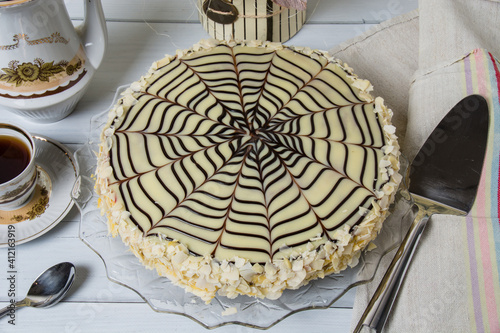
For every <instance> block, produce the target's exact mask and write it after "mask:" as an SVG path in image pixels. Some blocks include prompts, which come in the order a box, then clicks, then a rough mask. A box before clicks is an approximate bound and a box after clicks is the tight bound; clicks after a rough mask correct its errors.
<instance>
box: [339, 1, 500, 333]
mask: <svg viewBox="0 0 500 333" xmlns="http://www.w3.org/2000/svg"><path fill="white" fill-rule="evenodd" d="M499 26H500V2H498V1H488V0H475V1H467V0H440V1H432V0H420V2H419V11H418V13H417V12H413V13H409V14H406V15H403V16H401V17H397V18H395V19H393V20H391V21H389V22H384V24H383V25H382V26H379V27H376V28H375V29H374V30H372V31H369V32H367V33H366V34H364V35H363V36H360V37H358V38H356V39H355V40H354V41H351V42H350V43H346V44H344V45H340V46H339V47H336V48H335V49H334V50H332V51H331V52H332V53H333V54H334V55H335V56H337V57H338V58H341V59H348V60H349V65H350V66H351V67H353V68H354V69H355V71H357V68H358V67H360V68H361V69H363V71H364V72H363V73H360V76H362V75H363V76H364V77H365V78H371V77H372V75H373V77H375V76H374V75H378V76H377V79H376V80H372V81H381V82H384V81H385V80H388V82H390V83H385V86H383V85H382V88H381V89H380V90H379V91H377V94H379V95H382V96H384V95H385V93H387V94H388V95H389V96H394V95H395V94H396V95H399V96H403V97H404V96H408V99H407V100H406V101H405V100H404V98H403V100H401V98H399V99H397V98H396V99H394V98H392V97H391V98H388V99H387V102H388V104H389V105H390V106H391V107H392V108H393V110H394V112H395V119H396V120H397V121H400V120H407V123H406V126H404V125H401V124H400V123H399V124H396V125H398V126H400V127H401V126H403V127H404V128H400V129H399V133H398V134H399V136H400V139H401V141H402V150H403V152H404V153H405V154H406V155H407V156H408V157H409V159H410V160H411V159H412V157H413V156H414V155H415V154H416V153H417V151H418V150H419V148H420V146H421V145H422V144H423V143H424V141H425V140H426V138H427V137H428V135H429V134H430V133H431V131H432V130H433V129H434V127H435V126H436V125H437V124H438V123H439V121H440V120H441V119H442V117H443V116H444V115H445V114H446V113H447V112H448V111H449V110H450V109H451V108H452V107H453V106H454V105H455V104H456V103H457V102H458V101H459V100H460V99H462V98H463V97H465V96H467V95H470V94H480V95H482V96H484V97H485V98H486V99H487V101H488V104H489V107H490V122H491V123H490V133H489V142H488V149H487V153H486V154H487V156H486V160H485V165H484V169H483V174H482V178H481V182H480V186H479V190H478V194H477V198H476V202H475V204H474V207H473V209H472V211H471V212H470V214H469V215H468V216H467V217H456V216H444V215H434V216H433V217H432V218H431V221H430V223H429V225H428V227H427V229H426V230H425V231H424V234H423V236H422V239H421V241H420V245H419V247H418V249H417V251H416V254H415V256H414V258H413V261H412V264H411V266H410V268H409V270H408V273H407V277H406V280H405V282H404V284H403V286H402V289H401V290H400V294H399V296H398V299H397V301H396V303H395V305H394V308H393V311H392V314H391V316H390V317H389V320H388V322H387V324H386V327H385V331H386V332H500V214H499V210H500V186H499V183H500V162H499V161H500V63H499V62H498V60H497V58H495V56H497V57H500V33H498V27H499ZM374 45H376V46H377V49H379V50H378V51H374V47H373V46H374ZM415 50H416V51H415ZM410 52H414V53H413V54H410ZM367 53H368V54H370V57H369V58H366V57H365V56H363V54H365V55H366V54H367ZM367 62H368V63H369V64H371V67H374V68H379V69H370V68H369V67H370V66H367V65H366V64H367ZM394 64H396V68H398V71H397V74H396V75H394V73H391V71H390V70H388V69H389V68H392V67H394ZM380 68H383V69H384V71H385V72H389V73H387V74H385V72H383V71H382V72H381V71H380ZM395 76H404V77H398V78H395ZM405 83H407V84H406V85H405ZM374 86H375V87H376V88H377V83H376V82H374ZM387 88H390V89H391V90H385V89H387ZM393 102H394V103H393ZM405 102H406V103H407V104H406V105H405ZM405 230H406V229H405ZM393 255H394V253H391V254H389V255H388V256H387V257H386V258H384V260H383V261H382V263H381V267H380V269H379V270H378V271H377V275H376V277H375V278H374V281H373V282H372V283H369V284H367V285H363V286H360V287H358V289H357V294H356V299H355V305H354V315H353V321H352V327H353V328H354V327H355V326H356V324H357V321H358V319H359V317H360V316H361V314H362V313H363V311H364V309H365V308H366V305H367V304H368V302H369V300H370V298H371V296H372V294H373V292H374V291H375V289H376V288H377V286H378V283H379V281H380V279H381V277H382V276H383V274H384V273H385V269H386V268H387V266H388V264H389V263H390V260H391V259H392V257H393ZM368 331H369V330H368V329H365V332H368Z"/></svg>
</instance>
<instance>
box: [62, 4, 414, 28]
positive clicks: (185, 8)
mask: <svg viewBox="0 0 500 333" xmlns="http://www.w3.org/2000/svg"><path fill="white" fill-rule="evenodd" d="M65 2H66V4H67V7H68V11H69V13H70V15H71V17H73V18H76V19H81V18H82V17H83V5H82V1H81V0H65ZM196 3H197V1H196V0H142V1H137V0H104V1H103V8H104V13H105V15H106V18H107V19H108V20H109V21H148V22H170V23H171V22H180V23H186V22H198V8H197V6H196ZM417 6H418V0H362V1H361V0H360V1H352V0H309V1H308V7H307V22H308V23H310V24H312V23H314V24H317V23H341V24H347V23H351V24H352V23H357V24H361V23H380V22H382V21H385V20H387V19H389V18H391V17H394V16H397V15H400V14H403V13H406V12H409V11H411V10H413V9H416V8H417Z"/></svg>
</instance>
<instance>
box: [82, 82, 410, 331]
mask: <svg viewBox="0 0 500 333" xmlns="http://www.w3.org/2000/svg"><path fill="white" fill-rule="evenodd" d="M124 89H125V87H120V88H119V89H118V91H117V94H116V96H115V101H114V102H113V104H112V105H114V104H115V102H116V100H117V99H118V98H119V96H120V93H121V92H122V91H123V90H124ZM107 114H108V111H107V110H106V111H105V112H103V113H101V114H99V115H97V116H95V117H94V118H92V121H91V135H90V139H89V142H88V144H86V145H85V146H84V147H82V148H81V149H79V150H78V151H76V152H75V159H76V162H77V164H78V166H79V169H80V175H79V177H78V178H77V180H76V182H75V186H74V189H73V194H72V196H73V199H74V201H75V202H76V205H77V206H78V208H79V209H80V211H81V223H80V234H79V236H80V239H81V240H82V241H83V242H84V243H85V244H87V245H88V246H89V247H90V248H91V249H92V250H94V251H95V253H97V255H99V257H100V258H101V259H102V260H103V262H104V265H105V268H106V273H107V276H108V278H109V279H110V280H111V281H112V282H115V283H118V284H121V285H123V286H125V287H128V288H130V289H132V290H134V291H135V292H136V293H137V294H139V295H140V296H141V297H142V298H143V299H144V300H145V301H146V302H147V303H148V304H149V305H150V306H151V307H152V308H153V310H155V311H158V312H165V313H174V314H180V315H183V316H186V317H189V318H191V319H193V320H194V321H196V322H198V323H199V324H201V325H202V326H204V327H206V328H216V327H219V326H223V325H227V324H237V325H244V326H248V327H253V328H259V329H266V328H269V327H271V326H273V325H275V324H276V323H278V322H280V321H281V320H283V319H285V318H286V317H288V316H289V315H291V314H293V313H296V312H298V311H303V310H310V309H315V310H317V309H325V308H329V307H331V306H332V305H333V304H334V303H335V302H336V301H337V300H338V299H339V298H340V297H342V296H343V295H344V294H345V293H346V292H347V291H348V290H349V289H351V288H353V287H355V286H358V285H360V284H364V283H367V282H369V281H371V280H372V279H373V276H374V274H375V272H376V270H377V268H378V266H379V263H380V260H381V259H382V257H383V256H384V255H386V254H387V253H388V252H390V251H391V250H392V249H394V248H395V247H396V246H398V245H399V243H400V242H401V239H402V229H403V226H405V225H407V223H408V222H409V221H411V219H412V216H411V215H412V211H411V207H412V202H411V199H410V196H409V194H408V191H407V190H406V188H405V187H404V186H402V188H401V189H400V190H399V191H398V194H397V197H396V202H395V204H393V205H392V207H391V215H390V216H389V217H388V219H387V220H386V221H385V222H384V225H383V228H382V230H381V232H380V234H379V236H378V237H377V238H376V240H375V241H374V242H373V243H374V244H375V245H376V248H375V249H374V250H372V251H369V252H367V251H365V252H364V253H363V254H362V255H361V257H360V260H359V264H358V265H357V266H355V267H352V268H348V269H346V270H344V271H342V272H341V273H339V274H332V275H329V276H327V277H325V278H324V279H318V280H314V281H311V282H310V283H309V284H307V285H306V286H303V287H301V288H300V289H297V290H286V291H285V292H284V293H283V295H282V296H281V297H280V298H279V299H278V300H268V299H258V298H254V297H248V296H239V297H237V298H235V299H229V298H227V297H224V296H219V295H217V296H216V297H215V298H214V299H213V300H212V301H211V303H210V304H205V302H204V301H202V300H201V299H200V298H199V297H197V296H195V295H193V294H191V293H187V292H185V291H184V289H182V288H181V287H178V286H176V285H174V284H172V283H171V282H170V280H169V279H168V278H165V277H160V276H159V275H158V274H157V273H156V271H154V270H149V269H147V268H145V267H144V266H143V265H142V264H141V263H140V262H139V259H137V258H136V257H135V255H134V254H133V253H132V252H131V251H129V249H128V247H127V246H126V245H124V244H123V242H122V241H121V239H120V238H119V237H116V238H113V237H111V235H110V234H109V233H108V227H107V222H106V219H105V217H103V216H101V214H100V210H99V209H98V208H97V199H98V198H97V195H96V194H95V191H94V183H95V176H94V173H95V169H96V152H97V151H98V148H97V146H98V144H99V136H100V133H101V130H102V127H103V126H104V125H105V123H106V122H107V117H108V115H107ZM402 164H403V166H402V168H401V170H403V171H404V173H406V170H407V164H408V163H407V161H406V160H405V159H403V161H402ZM229 309H230V310H234V309H236V313H233V312H234V311H231V312H230V313H232V314H230V315H225V313H224V312H225V311H227V310H229ZM226 313H228V312H226Z"/></svg>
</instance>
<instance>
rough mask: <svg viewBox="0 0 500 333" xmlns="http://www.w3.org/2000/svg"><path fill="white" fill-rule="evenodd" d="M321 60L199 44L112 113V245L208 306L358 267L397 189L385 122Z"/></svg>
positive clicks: (104, 160) (105, 187)
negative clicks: (115, 239)
mask: <svg viewBox="0 0 500 333" xmlns="http://www.w3.org/2000/svg"><path fill="white" fill-rule="evenodd" d="M371 89H372V87H371V85H370V83H369V82H368V81H366V80H362V79H359V78H358V77H356V75H354V74H353V72H352V70H351V69H350V68H349V67H348V66H347V65H344V64H342V63H341V62H340V61H338V60H335V59H333V58H331V57H330V56H329V55H328V54H327V53H326V52H323V51H314V50H311V49H309V48H298V47H286V46H283V45H281V44H277V43H269V42H239V43H237V42H230V41H216V40H203V41H201V42H200V43H198V44H196V45H195V46H193V48H191V49H189V50H184V51H178V52H177V54H176V55H175V56H167V57H166V58H164V59H162V60H160V61H158V62H155V63H154V64H153V66H152V68H151V70H150V71H149V73H147V74H146V75H145V76H143V77H142V78H140V80H139V81H137V82H135V83H133V84H132V85H131V86H130V88H129V89H128V90H127V91H126V92H125V93H124V94H123V97H122V98H121V99H120V100H119V102H118V103H117V104H116V105H115V106H114V107H113V109H112V110H111V111H110V112H109V121H108V123H107V125H106V126H105V129H104V130H103V132H102V135H101V144H100V151H99V156H98V167H97V183H96V189H97V192H98V194H99V196H100V200H99V204H100V207H101V210H102V213H103V214H105V215H106V216H107V219H108V223H109V229H110V232H111V233H112V235H113V236H116V235H120V237H121V239H122V240H123V242H124V243H125V244H127V245H129V246H130V249H131V250H132V251H133V253H134V254H135V255H136V256H137V257H138V258H139V259H140V260H141V261H142V263H143V264H144V265H145V266H146V267H149V268H155V269H156V270H157V272H158V273H159V274H160V275H162V276H166V277H168V278H169V279H170V280H171V281H173V283H175V284H177V285H179V286H182V287H184V288H185V289H186V290H187V291H190V292H192V293H194V294H196V295H198V296H200V297H201V298H202V299H203V300H205V301H207V302H208V301H210V300H211V299H212V298H213V297H214V296H215V295H216V293H217V292H218V293H219V294H220V295H225V296H227V297H231V298H233V297H236V296H237V295H239V294H243V295H250V296H256V297H267V298H271V299H275V298H278V297H279V296H280V295H281V293H282V292H283V290H285V289H296V288H299V287H300V286H302V285H304V284H307V282H308V281H310V280H312V279H316V278H322V277H324V276H325V275H327V274H331V273H337V272H339V271H341V270H343V269H345V268H346V267H347V266H348V265H351V266H353V265H356V263H357V259H358V257H359V255H360V252H361V251H362V250H363V249H364V248H365V247H367V245H368V244H369V243H370V241H372V240H373V239H374V238H375V237H376V236H377V233H378V232H379V230H380V228H381V226H382V223H383V221H384V219H385V218H386V216H387V210H388V207H389V204H390V203H391V202H392V200H393V198H394V195H395V193H396V190H397V187H398V185H399V183H400V180H401V176H400V175H399V174H398V170H399V146H398V142H397V138H396V136H395V128H394V126H393V125H391V116H392V112H391V110H389V109H388V108H387V107H386V106H385V105H384V102H383V100H382V98H380V97H377V98H373V97H372V96H371V95H370V91H371Z"/></svg>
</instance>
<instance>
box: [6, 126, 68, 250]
mask: <svg viewBox="0 0 500 333" xmlns="http://www.w3.org/2000/svg"><path fill="white" fill-rule="evenodd" d="M33 138H34V139H35V144H36V155H35V162H36V164H37V169H38V176H39V177H38V181H37V188H36V189H35V195H34V196H33V198H32V199H31V201H30V202H29V203H28V204H27V205H25V206H24V207H22V208H20V209H18V210H14V211H2V210H0V247H7V246H8V242H9V238H8V231H11V235H14V236H15V237H12V239H14V240H15V243H16V245H19V244H22V243H26V242H29V241H30V240H33V239H35V238H38V237H40V236H41V235H43V234H45V233H46V232H47V231H49V230H50V229H52V228H53V227H55V226H56V225H57V224H58V223H59V222H60V221H61V220H62V219H63V218H64V216H66V214H67V213H68V212H69V211H70V209H71V207H72V206H73V200H72V199H71V190H72V188H73V184H74V182H75V180H76V177H77V174H78V171H77V167H76V164H75V161H74V159H73V154H72V153H71V152H70V151H69V150H68V149H67V148H66V147H65V146H64V145H62V144H60V143H58V142H56V141H53V140H52V139H49V138H44V137H42V136H38V135H34V136H33ZM19 221H21V222H19ZM9 225H11V226H13V227H14V232H12V231H13V229H12V228H13V227H10V229H9Z"/></svg>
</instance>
